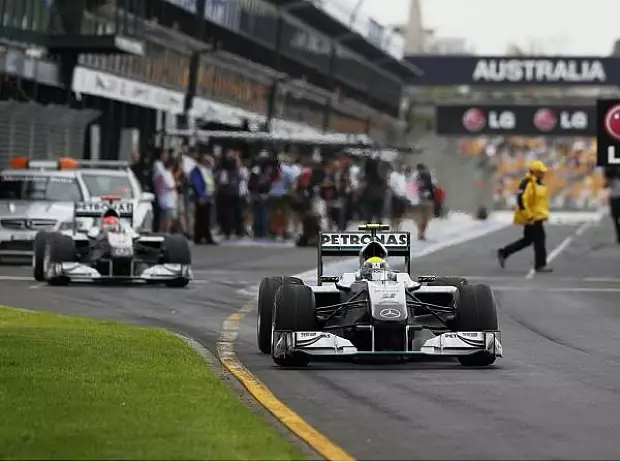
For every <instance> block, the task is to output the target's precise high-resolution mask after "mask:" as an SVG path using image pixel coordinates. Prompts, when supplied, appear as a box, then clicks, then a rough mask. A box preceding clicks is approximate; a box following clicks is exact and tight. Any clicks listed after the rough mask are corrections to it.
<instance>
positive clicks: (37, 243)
mask: <svg viewBox="0 0 620 462" xmlns="http://www.w3.org/2000/svg"><path fill="white" fill-rule="evenodd" d="M49 235H50V233H48V232H47V231H39V232H38V233H37V235H36V236H35V238H34V246H33V249H32V250H33V251H34V253H33V255H32V276H33V277H34V280H35V281H39V282H41V281H45V268H44V266H43V257H44V256H45V244H46V242H47V239H48V237H49Z"/></svg>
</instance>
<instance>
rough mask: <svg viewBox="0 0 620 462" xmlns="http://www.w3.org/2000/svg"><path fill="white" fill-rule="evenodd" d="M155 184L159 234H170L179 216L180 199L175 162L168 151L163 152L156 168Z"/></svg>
mask: <svg viewBox="0 0 620 462" xmlns="http://www.w3.org/2000/svg"><path fill="white" fill-rule="evenodd" d="M164 162H165V163H164ZM153 183H154V184H155V191H156V194H157V205H158V208H159V227H158V229H159V232H162V233H170V232H171V231H172V227H173V225H174V223H175V221H176V220H177V216H178V214H177V203H178V199H177V185H176V182H175V179H174V173H173V161H172V160H171V159H170V155H169V153H167V152H166V151H163V153H162V157H161V158H160V161H159V162H158V163H157V164H156V166H155V171H154V179H153Z"/></svg>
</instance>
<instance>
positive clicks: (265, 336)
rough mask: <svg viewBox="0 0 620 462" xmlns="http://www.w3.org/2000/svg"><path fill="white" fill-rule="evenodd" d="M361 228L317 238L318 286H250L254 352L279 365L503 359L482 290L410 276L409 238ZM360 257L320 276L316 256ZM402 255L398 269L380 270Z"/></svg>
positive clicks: (276, 281)
mask: <svg viewBox="0 0 620 462" xmlns="http://www.w3.org/2000/svg"><path fill="white" fill-rule="evenodd" d="M388 229H389V228H388V227H387V226H385V225H363V226H361V227H360V230H361V232H357V233H356V232H347V233H321V234H320V239H319V248H318V253H319V259H318V260H319V262H318V263H319V265H318V285H316V286H308V285H305V284H304V282H303V281H301V280H300V279H298V278H292V277H268V278H265V279H263V281H262V282H261V284H260V288H259V297H258V319H257V339H258V346H259V349H260V350H261V351H262V352H263V353H266V354H271V356H272V358H273V360H274V362H275V363H276V364H278V365H280V366H293V367H299V366H305V365H307V364H309V362H310V361H312V360H315V359H323V360H326V359H352V358H364V357H379V356H381V357H384V358H388V359H389V358H390V357H391V358H394V359H398V360H399V361H400V360H406V359H410V358H413V357H419V356H424V355H428V356H448V357H456V358H458V360H459V361H460V363H461V364H462V365H464V366H489V365H491V364H493V363H494V362H495V360H496V359H497V358H498V357H502V356H503V348H502V344H501V333H500V331H499V328H498V321H497V310H496V303H495V299H494V296H493V293H492V291H491V289H490V288H489V286H487V285H482V284H478V285H472V284H469V282H468V281H467V280H466V279H463V278H446V277H439V278H437V277H434V276H420V277H418V278H416V279H415V280H414V279H412V278H411V276H410V273H411V271H410V251H411V248H410V235H409V233H404V232H382V231H387V230H388ZM352 255H359V257H360V267H359V269H358V270H357V271H355V272H351V273H344V274H342V275H340V276H324V275H323V274H322V272H323V257H324V256H352ZM388 255H390V256H400V257H404V258H405V262H406V266H407V272H398V271H395V270H393V269H391V268H390V267H389V265H388V264H387V258H388Z"/></svg>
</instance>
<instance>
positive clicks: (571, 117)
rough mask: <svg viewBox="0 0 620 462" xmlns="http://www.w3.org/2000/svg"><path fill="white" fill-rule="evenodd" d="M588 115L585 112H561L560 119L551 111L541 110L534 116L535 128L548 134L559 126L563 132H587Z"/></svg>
mask: <svg viewBox="0 0 620 462" xmlns="http://www.w3.org/2000/svg"><path fill="white" fill-rule="evenodd" d="M588 122H589V121H588V114H586V113H585V112H584V111H574V112H572V111H561V112H560V117H559V118H558V116H557V115H556V113H555V112H554V111H552V110H551V109H546V108H543V109H539V110H538V111H536V114H534V126H535V127H536V128H537V129H538V130H540V131H541V132H544V133H548V132H550V131H552V130H554V129H555V128H556V127H557V126H558V124H559V127H560V128H561V129H562V130H587V129H588V127H589V124H588Z"/></svg>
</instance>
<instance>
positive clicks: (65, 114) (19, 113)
mask: <svg viewBox="0 0 620 462" xmlns="http://www.w3.org/2000/svg"><path fill="white" fill-rule="evenodd" d="M99 115H100V112H99V111H94V110H89V109H81V110H78V109H68V108H67V107H65V106H57V105H47V106H43V105H41V104H37V103H33V102H28V103H22V102H18V101H0V167H5V166H7V165H8V163H9V161H10V159H11V158H13V157H17V156H28V157H30V158H32V159H54V158H58V157H61V156H71V157H82V156H83V152H84V139H85V135H86V129H87V127H88V125H89V124H90V123H91V122H92V121H94V120H95V119H96V118H97V117H98V116H99Z"/></svg>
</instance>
